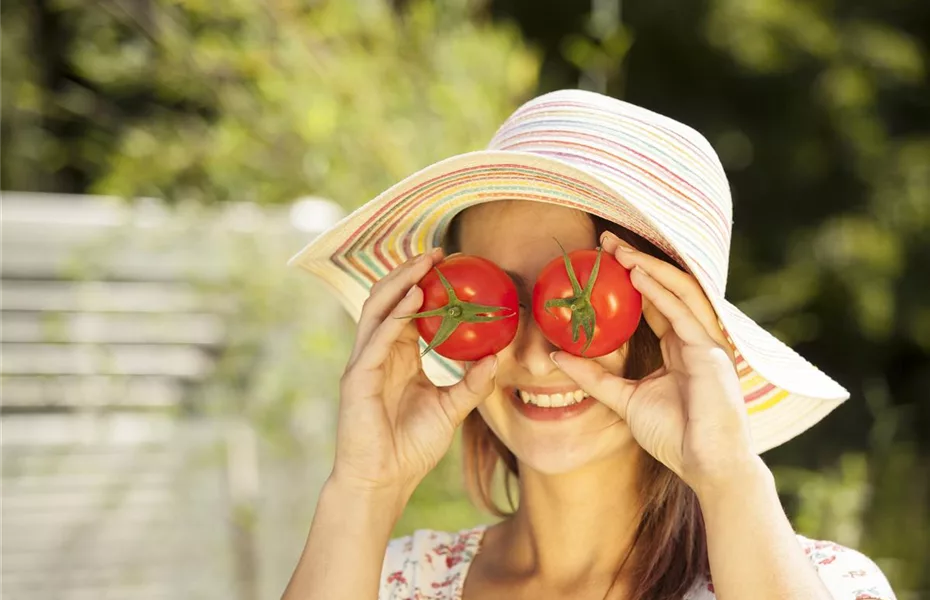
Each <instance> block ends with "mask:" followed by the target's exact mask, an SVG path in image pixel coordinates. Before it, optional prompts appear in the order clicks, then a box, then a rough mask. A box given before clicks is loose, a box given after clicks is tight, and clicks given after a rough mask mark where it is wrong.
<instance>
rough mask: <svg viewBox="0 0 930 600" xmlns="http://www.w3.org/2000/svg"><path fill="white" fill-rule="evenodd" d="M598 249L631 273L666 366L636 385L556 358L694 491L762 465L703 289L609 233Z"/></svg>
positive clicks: (593, 365) (586, 363)
mask: <svg viewBox="0 0 930 600" xmlns="http://www.w3.org/2000/svg"><path fill="white" fill-rule="evenodd" d="M601 245H602V247H603V248H604V250H605V251H606V252H611V253H613V254H614V255H615V256H616V257H617V260H618V261H619V262H620V264H622V265H623V266H624V267H626V268H627V269H631V270H632V273H631V280H632V282H633V285H634V287H636V289H637V290H639V291H640V293H642V295H643V317H644V318H645V319H646V322H647V323H648V324H649V326H650V327H651V328H652V330H653V331H654V332H655V334H656V336H658V338H659V340H660V346H661V348H662V358H663V362H664V366H663V367H662V368H660V369H659V370H658V371H656V372H655V373H652V374H651V375H649V376H648V377H646V378H644V379H642V380H639V381H634V380H627V379H623V378H621V377H617V376H616V375H614V374H612V373H609V372H607V371H606V370H605V369H604V368H603V367H601V366H600V365H599V364H598V363H597V362H595V361H593V360H588V359H585V358H580V357H576V356H572V355H570V354H568V353H566V352H555V353H553V360H554V361H555V362H556V364H558V365H559V367H560V368H561V369H562V370H563V371H564V372H565V373H566V374H567V375H568V376H569V377H571V378H572V379H573V380H574V381H575V382H576V383H578V385H580V386H581V388H582V389H584V390H585V391H586V392H588V393H589V394H591V395H592V396H594V397H595V398H597V399H598V400H600V401H601V402H603V403H604V404H606V405H607V406H609V407H611V408H612V409H613V410H615V411H616V412H617V414H619V415H620V418H622V419H623V420H624V421H626V422H627V424H628V425H629V427H630V430H631V431H632V434H633V437H634V438H635V439H636V441H637V443H639V445H640V446H642V447H643V448H644V449H645V450H646V451H647V452H648V453H649V454H651V455H652V456H654V457H655V458H656V459H657V460H659V461H660V462H662V463H663V464H665V465H666V466H667V467H668V468H669V469H671V470H672V471H674V472H675V473H676V474H678V476H679V477H681V478H682V479H683V480H684V481H685V483H687V484H688V485H689V486H691V487H692V488H693V489H695V490H696V491H699V490H700V489H702V488H706V487H713V486H716V485H717V484H719V483H722V482H724V481H725V480H727V479H729V478H732V476H739V473H741V472H746V470H747V469H755V468H757V466H758V465H757V460H758V459H757V457H756V455H755V454H754V452H753V451H752V444H751V438H750V433H749V425H748V418H747V415H746V409H745V406H744V404H743V395H742V392H741V389H740V384H739V378H738V376H737V373H736V369H735V366H734V360H733V355H732V352H731V349H730V345H729V344H728V343H727V341H726V338H725V337H724V335H723V332H722V331H721V329H720V327H719V325H718V323H717V316H716V313H715V312H714V310H713V308H712V307H711V304H710V301H709V300H708V299H707V296H706V295H705V294H704V291H703V290H702V289H701V286H700V285H699V284H698V282H697V281H696V280H695V279H694V278H693V277H692V276H691V275H688V274H687V273H685V272H684V271H682V270H680V269H678V268H677V267H675V266H674V265H671V264H669V263H666V262H664V261H661V260H659V259H657V258H654V257H652V256H649V255H647V254H644V253H642V252H638V251H636V250H633V249H631V248H629V247H628V246H622V245H621V242H620V241H619V239H618V238H617V237H616V236H614V235H613V234H611V233H609V232H608V233H605V234H604V236H602V238H601Z"/></svg>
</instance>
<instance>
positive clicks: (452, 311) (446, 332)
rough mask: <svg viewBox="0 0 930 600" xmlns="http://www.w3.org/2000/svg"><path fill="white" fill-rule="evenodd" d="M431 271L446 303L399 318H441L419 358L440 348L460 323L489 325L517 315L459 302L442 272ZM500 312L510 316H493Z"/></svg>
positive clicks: (511, 311)
mask: <svg viewBox="0 0 930 600" xmlns="http://www.w3.org/2000/svg"><path fill="white" fill-rule="evenodd" d="M433 269H434V270H435V271H436V275H438V276H439V281H440V282H441V283H442V287H443V288H445V290H446V294H447V295H448V296H449V301H448V303H447V304H446V305H445V306H442V307H440V308H436V309H433V310H427V311H423V312H418V313H416V314H413V315H408V316H405V317H400V318H402V319H423V318H426V317H442V323H440V325H439V329H438V330H437V331H436V335H435V336H433V339H432V341H430V343H429V344H428V345H427V346H426V349H425V350H424V351H423V354H421V355H420V356H426V353H427V352H429V351H430V350H432V349H433V348H435V347H437V346H440V345H441V344H442V343H443V342H445V341H446V340H447V339H449V337H450V336H451V335H452V334H453V333H455V330H456V329H458V327H459V325H461V324H462V323H491V322H493V321H500V320H503V319H509V318H510V317H513V316H514V315H516V314H517V313H516V312H514V311H513V309H511V308H508V307H506V306H489V305H486V304H476V303H474V302H463V301H462V300H459V297H458V296H457V295H456V294H455V289H454V288H453V287H452V284H451V283H449V280H447V279H446V277H445V275H443V274H442V271H440V270H439V269H437V268H436V267H433ZM501 311H509V312H510V314H507V315H494V314H493V313H497V312H501Z"/></svg>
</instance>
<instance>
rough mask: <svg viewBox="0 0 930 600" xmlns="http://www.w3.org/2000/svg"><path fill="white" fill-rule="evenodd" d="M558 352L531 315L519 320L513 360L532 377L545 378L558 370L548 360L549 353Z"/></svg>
mask: <svg viewBox="0 0 930 600" xmlns="http://www.w3.org/2000/svg"><path fill="white" fill-rule="evenodd" d="M555 350H558V347H557V346H555V345H554V344H552V343H551V342H550V341H549V340H547V339H546V337H545V336H544V335H543V334H542V331H541V330H540V329H539V326H538V325H537V324H536V321H535V319H533V316H532V314H529V315H527V318H521V319H520V327H519V328H518V329H517V337H516V338H515V339H514V343H513V352H514V358H515V359H516V361H517V362H518V363H519V364H520V366H522V367H523V368H524V369H525V370H526V371H527V372H528V373H531V374H532V375H533V376H534V377H546V376H549V375H551V374H552V373H553V372H554V371H556V370H557V369H558V367H556V366H555V364H554V363H553V362H552V360H551V359H550V358H549V353H550V352H554V351H555Z"/></svg>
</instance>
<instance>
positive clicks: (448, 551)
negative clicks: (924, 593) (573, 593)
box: [378, 525, 896, 600]
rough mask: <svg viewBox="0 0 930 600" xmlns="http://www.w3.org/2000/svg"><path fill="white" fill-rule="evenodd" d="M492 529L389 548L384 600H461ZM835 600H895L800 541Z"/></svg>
mask: <svg viewBox="0 0 930 600" xmlns="http://www.w3.org/2000/svg"><path fill="white" fill-rule="evenodd" d="M486 529H487V525H480V526H478V527H475V528H473V529H464V530H462V531H458V532H453V533H449V532H445V531H432V530H428V529H421V530H418V531H416V532H414V533H413V535H409V536H407V537H403V538H397V539H395V540H391V542H390V544H388V548H387V554H386V555H385V557H384V565H383V566H382V569H381V589H380V592H379V594H378V599H379V600H461V598H462V590H463V588H464V586H465V577H466V576H467V575H468V567H469V566H470V565H471V562H472V560H474V558H475V555H476V554H477V553H478V551H479V550H480V547H481V538H482V537H483V535H484V532H485V530H486ZM798 541H799V542H800V543H801V546H802V547H803V548H804V552H805V553H806V554H807V556H808V557H809V558H810V560H811V562H812V563H813V564H814V567H815V568H816V569H817V573H818V574H819V575H820V578H821V580H823V582H824V584H826V586H827V589H829V590H830V592H831V593H832V594H833V598H834V600H896V599H895V595H894V592H892V591H891V586H890V585H889V584H888V580H887V579H885V576H884V575H883V574H882V572H881V571H880V570H879V568H878V567H877V566H876V565H875V563H874V562H872V561H871V560H870V559H869V558H868V557H866V556H864V555H863V554H861V553H859V552H857V551H855V550H851V549H849V548H845V547H843V546H840V545H839V544H834V543H833V542H820V541H816V540H810V539H807V538H805V537H803V536H798ZM715 598H716V596H715V595H714V584H713V583H711V582H710V581H709V580H707V579H703V580H701V581H696V582H695V584H694V586H693V587H692V588H691V590H690V591H689V592H688V593H687V594H686V595H685V597H684V598H682V600H715Z"/></svg>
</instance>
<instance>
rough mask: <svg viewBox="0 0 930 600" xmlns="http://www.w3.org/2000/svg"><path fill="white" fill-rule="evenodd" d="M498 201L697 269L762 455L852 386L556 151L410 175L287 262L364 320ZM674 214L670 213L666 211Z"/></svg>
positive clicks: (485, 157)
mask: <svg viewBox="0 0 930 600" xmlns="http://www.w3.org/2000/svg"><path fill="white" fill-rule="evenodd" d="M499 200H530V201H536V202H548V203H552V204H558V205H561V206H567V207H571V208H576V209H578V210H583V211H585V212H588V213H592V214H595V215H598V216H600V217H603V218H605V219H607V220H609V221H612V222H615V223H617V224H619V225H621V226H623V227H625V228H627V229H629V230H631V231H633V232H634V233H637V234H639V235H641V236H643V237H644V238H646V239H647V240H649V241H651V242H652V243H654V244H656V245H657V246H658V247H659V248H661V249H662V250H663V251H665V252H666V253H667V254H668V255H669V256H671V257H672V258H673V259H674V260H676V261H677V262H678V263H679V266H681V267H682V268H683V269H685V270H686V271H687V272H689V273H691V274H692V275H694V277H695V278H696V279H697V281H698V282H699V283H700V284H701V287H702V288H703V289H704V292H705V294H706V295H707V297H708V298H709V300H710V302H711V304H712V305H713V307H714V309H715V310H716V312H717V316H718V318H719V321H720V326H721V328H722V330H723V331H724V332H725V334H726V336H727V339H728V340H730V342H731V345H732V347H733V350H734V354H735V356H736V359H737V365H736V367H737V371H738V374H739V379H740V385H741V388H742V392H743V397H744V399H745V402H746V410H747V412H748V414H749V422H750V428H751V432H752V437H753V443H754V446H755V450H756V451H757V452H764V451H765V450H768V449H770V448H773V447H775V446H777V445H779V444H782V443H784V442H785V441H787V440H789V439H791V438H793V437H795V436H797V435H798V434H800V433H802V432H803V431H805V430H806V429H808V428H810V427H811V426H812V425H814V424H815V423H817V422H818V421H820V420H821V419H822V418H824V417H825V416H826V415H827V414H828V413H829V412H830V411H832V410H833V409H834V408H836V407H837V406H838V405H839V404H840V403H842V402H843V401H844V400H846V399H847V398H849V393H848V392H847V391H846V390H845V389H843V387H842V386H840V385H839V384H837V383H836V382H835V381H833V380H832V379H831V378H830V377H828V376H827V375H826V374H824V373H823V372H822V371H820V370H819V369H817V368H816V367H814V366H813V365H812V364H810V363H809V362H808V361H806V360H805V359H804V358H802V357H801V356H800V355H798V354H797V353H796V352H795V351H794V350H792V349H791V348H789V347H788V346H787V345H785V344H784V343H782V342H781V341H779V340H778V339H777V338H775V337H774V336H772V335H771V334H770V333H768V332H767V331H765V330H764V329H763V328H762V327H760V326H759V325H758V324H756V323H755V322H754V321H753V320H752V319H751V318H749V317H748V316H746V315H745V314H744V313H743V312H742V311H740V310H739V309H738V308H736V307H735V306H734V305H732V304H731V303H730V302H728V301H727V300H726V299H725V298H724V296H723V290H720V289H718V287H719V286H718V285H716V284H715V283H714V282H713V280H712V279H711V277H710V276H709V275H708V274H707V273H706V272H705V271H704V270H702V268H701V265H700V264H698V262H697V261H696V260H693V259H689V258H688V257H689V256H693V255H696V253H695V252H694V248H695V246H696V245H700V240H699V239H695V238H694V237H693V236H692V237H690V238H689V239H676V238H677V237H680V236H676V234H675V233H674V230H672V229H670V228H667V227H663V225H662V222H661V221H662V220H663V218H664V216H663V215H647V214H645V213H644V212H643V211H642V210H640V209H639V208H637V205H636V203H635V201H632V200H629V199H628V198H626V197H625V196H624V195H622V194H620V193H618V192H617V191H616V190H615V189H614V188H613V187H612V186H611V185H609V184H608V183H606V182H604V181H602V180H601V179H599V177H597V175H594V174H591V173H588V172H586V171H583V170H581V169H579V168H577V167H575V166H573V165H571V164H568V163H566V162H564V161H560V160H558V159H557V158H553V157H549V156H541V155H539V154H533V153H527V152H513V151H490V150H485V151H479V152H471V153H467V154H462V155H458V156H454V157H452V158H449V159H447V160H444V161H441V162H438V163H435V164H433V165H430V166H429V167H426V168H425V169H423V170H421V171H419V172H417V173H414V174H413V175H411V176H409V177H407V178H406V179H404V180H403V181H401V182H399V183H398V184H396V185H394V186H393V187H391V188H390V189H388V190H387V191H385V192H384V193H382V194H381V195H379V196H378V197H377V198H375V199H374V200H371V201H370V202H368V203H367V204H365V205H363V206H362V207H360V208H359V209H357V210H356V211H354V212H353V213H352V214H350V215H348V216H347V217H346V218H344V219H343V220H342V221H340V222H339V223H337V224H336V225H335V226H334V227H332V228H331V229H329V230H328V231H326V232H324V233H323V234H321V235H320V236H319V237H317V238H316V239H314V240H313V241H312V242H311V243H309V244H308V245H307V246H306V247H305V248H304V249H303V250H301V251H300V252H299V253H298V254H297V255H295V256H294V257H293V258H292V259H291V261H290V263H289V264H292V265H296V266H299V267H301V268H303V269H305V270H307V271H309V272H310V273H313V274H314V275H316V276H318V277H319V278H320V279H322V280H323V281H324V282H325V283H326V284H327V285H328V286H329V287H330V288H331V290H332V291H333V293H335V295H336V296H337V297H338V298H339V300H340V301H341V302H342V304H343V305H344V306H345V307H346V309H347V310H348V311H349V313H350V314H351V316H352V318H354V319H355V320H356V321H358V318H359V315H360V313H361V309H362V304H363V303H364V302H365V300H366V299H367V298H368V295H369V290H370V289H371V286H372V285H373V284H374V283H375V282H376V281H378V280H379V279H380V278H381V277H383V276H384V275H385V274H387V273H388V272H390V271H391V270H392V269H394V268H395V267H396V266H398V265H400V264H401V263H403V262H404V261H406V260H407V259H409V258H410V257H412V256H414V255H416V254H419V253H421V252H425V251H426V250H428V249H430V248H433V247H436V246H438V245H439V244H440V243H441V241H442V237H443V235H444V233H445V231H446V228H447V227H448V224H449V222H450V220H451V219H452V217H454V216H455V215H456V214H458V213H459V212H461V211H462V210H464V209H465V208H467V207H469V206H472V205H475V204H480V203H483V202H494V201H499ZM668 217H669V218H672V215H668ZM423 368H424V370H425V372H426V374H427V375H428V376H429V378H430V380H431V381H433V382H434V383H436V384H437V385H449V384H452V383H455V382H457V381H459V380H460V379H461V377H462V372H463V365H462V364H461V363H458V362H456V361H451V360H448V359H446V358H443V357H441V356H439V355H438V354H436V353H435V352H430V353H428V354H427V355H426V356H425V357H424V359H423Z"/></svg>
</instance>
